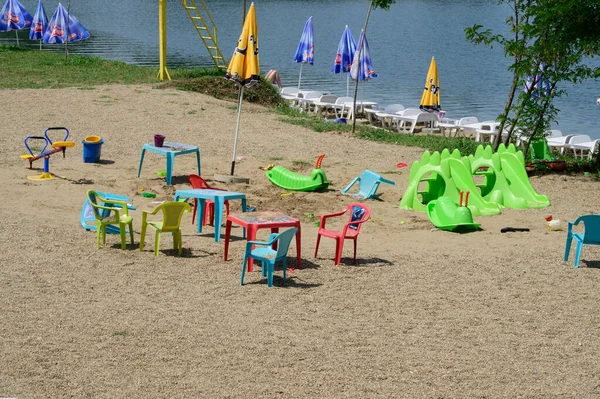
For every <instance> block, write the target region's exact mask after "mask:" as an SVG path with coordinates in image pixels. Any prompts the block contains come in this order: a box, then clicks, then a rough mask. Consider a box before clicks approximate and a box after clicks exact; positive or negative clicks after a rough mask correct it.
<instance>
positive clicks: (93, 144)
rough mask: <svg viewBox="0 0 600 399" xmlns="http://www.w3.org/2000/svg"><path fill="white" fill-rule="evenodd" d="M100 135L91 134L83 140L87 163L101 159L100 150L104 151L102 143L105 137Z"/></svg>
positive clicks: (84, 159) (84, 160) (84, 158)
mask: <svg viewBox="0 0 600 399" xmlns="http://www.w3.org/2000/svg"><path fill="white" fill-rule="evenodd" d="M98 138H99V137H98V136H89V137H86V138H85V139H84V140H81V143H82V144H83V162H85V163H96V162H98V161H99V160H100V152H101V151H102V144H103V143H104V139H102V138H100V140H98Z"/></svg>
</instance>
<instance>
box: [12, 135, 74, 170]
mask: <svg viewBox="0 0 600 399" xmlns="http://www.w3.org/2000/svg"><path fill="white" fill-rule="evenodd" d="M51 130H64V131H65V137H64V138H63V140H62V141H54V142H53V141H52V140H51V139H50V136H49V135H48V132H49V131H51ZM68 138H69V129H67V128H66V127H49V128H47V129H46V130H45V131H44V135H43V136H27V137H25V140H23V142H24V143H25V148H27V151H28V152H29V154H25V155H21V159H27V160H28V161H29V169H33V162H35V161H37V160H38V159H41V158H43V159H44V173H42V174H41V175H37V176H27V178H28V179H30V180H50V179H53V178H54V177H53V176H52V174H51V173H50V156H51V155H53V154H56V153H59V152H62V154H63V158H64V157H65V153H66V149H67V147H74V146H75V143H74V142H72V141H67V139H68ZM31 140H43V141H44V146H43V147H42V149H41V150H40V152H39V153H38V154H37V155H34V153H33V150H32V149H31V147H30V146H29V141H31Z"/></svg>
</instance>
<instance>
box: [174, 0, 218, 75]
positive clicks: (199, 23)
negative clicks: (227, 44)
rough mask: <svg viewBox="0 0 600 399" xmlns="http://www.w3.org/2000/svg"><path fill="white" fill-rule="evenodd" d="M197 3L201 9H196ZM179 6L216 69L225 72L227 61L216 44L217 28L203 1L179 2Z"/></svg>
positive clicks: (183, 0) (188, 0)
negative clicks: (181, 7) (185, 13)
mask: <svg viewBox="0 0 600 399" xmlns="http://www.w3.org/2000/svg"><path fill="white" fill-rule="evenodd" d="M197 3H199V4H200V5H201V6H202V8H198V6H197ZM181 4H183V7H184V8H185V11H186V12H187V14H188V16H189V17H190V20H191V21H192V24H193V25H194V28H196V32H198V35H200V38H201V39H202V42H204V45H205V46H206V48H207V49H208V52H209V53H210V56H211V58H212V59H213V61H214V62H215V65H216V66H217V68H218V69H222V70H227V64H228V63H227V60H226V59H225V57H223V54H222V53H221V50H220V49H219V45H218V44H217V27H216V25H215V21H213V19H212V17H211V16H210V13H209V12H208V8H207V7H206V4H205V3H204V0H181Z"/></svg>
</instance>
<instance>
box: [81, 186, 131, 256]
mask: <svg viewBox="0 0 600 399" xmlns="http://www.w3.org/2000/svg"><path fill="white" fill-rule="evenodd" d="M87 197H88V200H89V202H90V204H91V205H92V209H93V211H94V217H95V218H96V248H100V236H101V235H102V244H106V229H107V227H108V226H111V225H115V226H116V225H118V226H119V232H120V234H121V249H125V248H126V247H127V234H126V232H127V226H129V235H130V237H131V244H132V245H133V218H132V217H131V216H129V214H128V213H127V202H125V201H117V200H111V199H108V198H105V197H102V196H101V195H100V194H98V192H96V191H94V190H89V191H88V192H87ZM100 204H103V205H100Z"/></svg>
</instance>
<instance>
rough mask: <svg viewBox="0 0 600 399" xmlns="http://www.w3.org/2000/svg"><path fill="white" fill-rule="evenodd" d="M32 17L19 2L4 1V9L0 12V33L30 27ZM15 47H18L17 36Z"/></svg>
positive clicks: (14, 0)
mask: <svg viewBox="0 0 600 399" xmlns="http://www.w3.org/2000/svg"><path fill="white" fill-rule="evenodd" d="M32 21H33V17H32V16H31V14H29V12H28V11H27V10H26V9H25V7H23V5H22V4H21V3H19V0H6V3H4V7H3V8H2V11H1V12H0V32H10V31H11V30H14V31H15V34H16V33H17V32H16V31H18V30H21V29H28V28H30V27H31V23H32ZM17 45H19V36H18V34H17Z"/></svg>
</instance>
